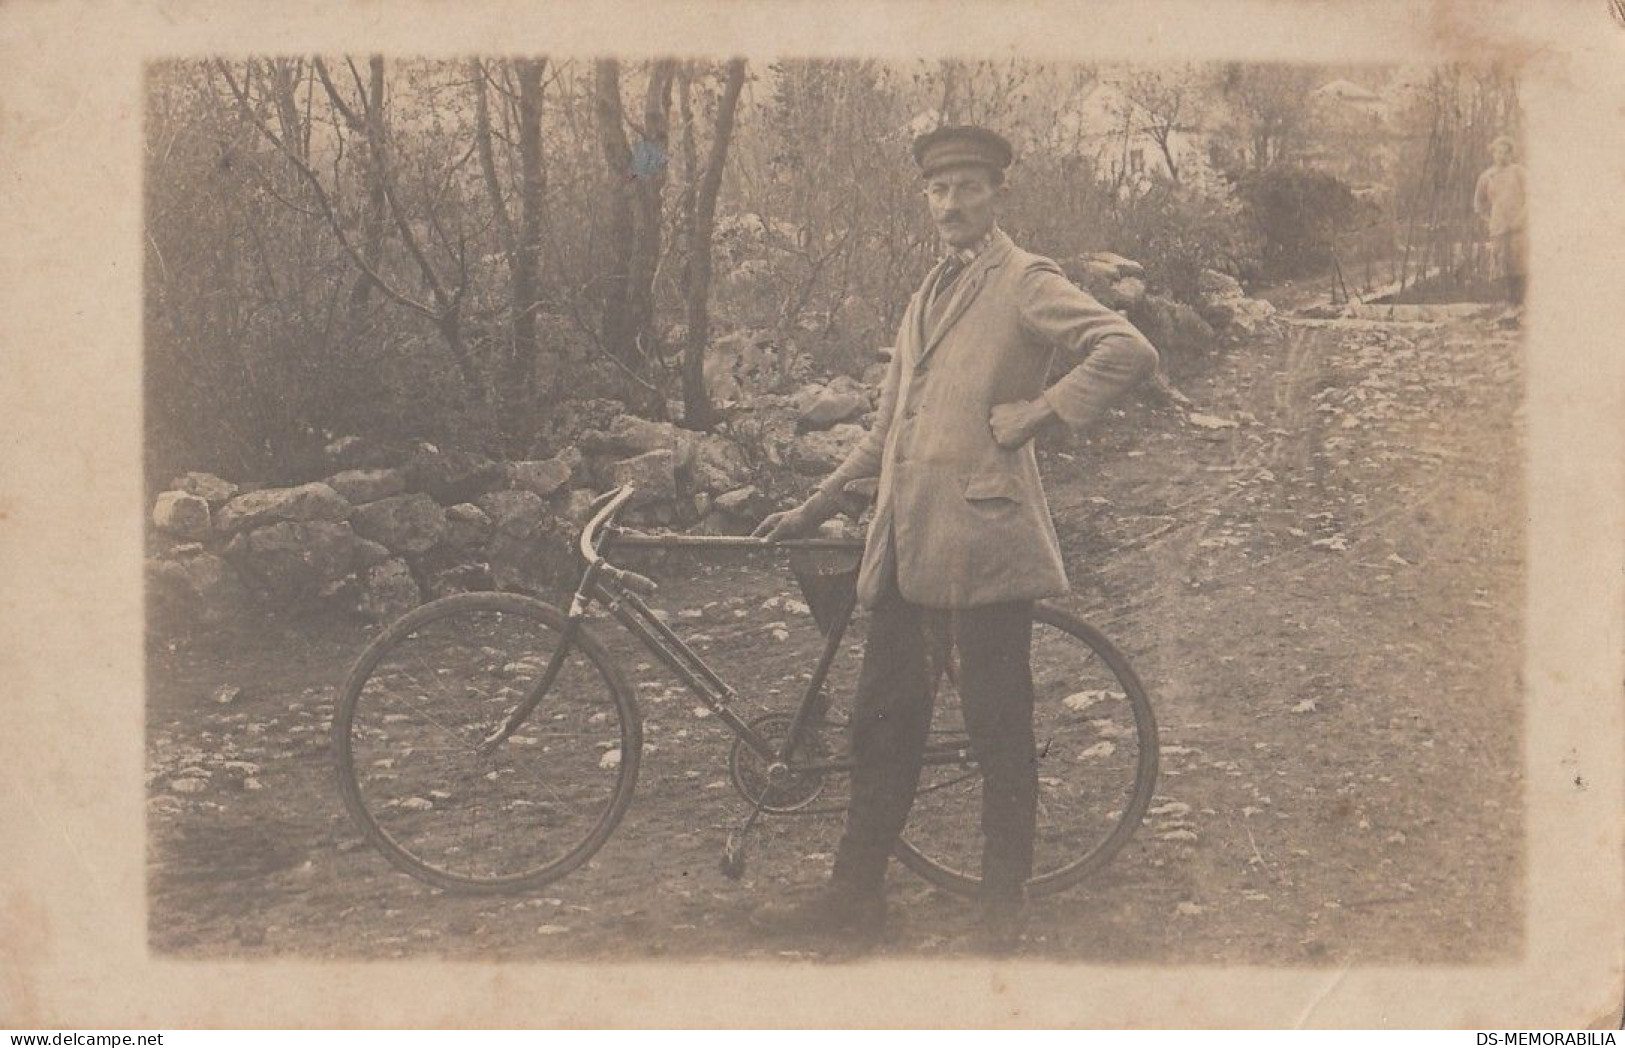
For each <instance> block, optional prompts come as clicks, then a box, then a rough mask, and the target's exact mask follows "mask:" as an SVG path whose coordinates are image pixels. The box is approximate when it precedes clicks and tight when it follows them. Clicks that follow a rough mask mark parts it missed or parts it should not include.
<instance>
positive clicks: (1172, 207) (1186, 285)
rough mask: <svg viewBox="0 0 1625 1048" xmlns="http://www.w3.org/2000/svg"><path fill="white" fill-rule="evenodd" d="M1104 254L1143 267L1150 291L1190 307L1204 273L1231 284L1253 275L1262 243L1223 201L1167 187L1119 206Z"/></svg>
mask: <svg viewBox="0 0 1625 1048" xmlns="http://www.w3.org/2000/svg"><path fill="white" fill-rule="evenodd" d="M1111 221H1112V226H1113V228H1112V229H1111V230H1110V233H1109V244H1108V248H1109V250H1112V251H1116V252H1117V253H1119V254H1121V255H1125V256H1127V257H1129V258H1132V259H1135V260H1136V261H1138V262H1139V263H1140V264H1142V265H1143V266H1145V269H1146V275H1147V276H1148V277H1149V278H1150V282H1151V284H1152V286H1153V287H1159V288H1161V289H1162V290H1163V291H1165V292H1166V293H1167V294H1169V295H1171V296H1173V297H1174V298H1177V299H1181V300H1185V301H1195V300H1196V299H1197V298H1198V297H1200V290H1199V288H1198V287H1197V280H1198V278H1199V277H1200V275H1201V272H1202V270H1204V269H1216V270H1218V271H1220V272H1221V273H1229V274H1230V275H1231V276H1234V277H1236V278H1237V279H1250V278H1251V277H1253V276H1255V275H1256V274H1257V271H1258V268H1259V263H1260V256H1261V249H1262V246H1263V245H1262V241H1261V238H1260V237H1259V235H1258V232H1257V230H1256V228H1255V227H1254V225H1253V222H1252V219H1251V216H1250V215H1249V214H1248V213H1247V211H1246V209H1244V208H1243V207H1242V206H1240V203H1239V202H1238V201H1236V200H1235V199H1233V198H1231V197H1229V196H1214V195H1210V194H1207V193H1204V192H1201V191H1199V190H1195V189H1187V188H1184V187H1182V186H1176V185H1173V184H1172V183H1168V182H1158V183H1156V184H1154V185H1152V186H1151V188H1150V189H1149V190H1147V191H1146V192H1145V193H1143V194H1141V195H1140V196H1138V197H1135V198H1134V199H1132V200H1129V201H1126V202H1124V203H1123V204H1122V206H1121V207H1120V209H1119V210H1118V211H1117V212H1116V214H1115V215H1114V216H1113V217H1112V220H1111Z"/></svg>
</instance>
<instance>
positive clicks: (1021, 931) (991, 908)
mask: <svg viewBox="0 0 1625 1048" xmlns="http://www.w3.org/2000/svg"><path fill="white" fill-rule="evenodd" d="M1026 932H1027V900H1026V897H1025V896H1024V895H1021V894H1016V895H995V896H991V897H989V898H987V899H984V900H983V901H982V913H981V916H980V917H979V919H978V920H977V922H976V945H977V947H978V948H979V949H980V950H981V951H982V952H984V953H992V954H1008V953H1014V952H1015V951H1016V950H1018V949H1020V948H1021V943H1022V937H1023V936H1024V935H1025V934H1026Z"/></svg>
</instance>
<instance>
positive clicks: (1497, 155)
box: [1490, 142, 1512, 167]
mask: <svg viewBox="0 0 1625 1048" xmlns="http://www.w3.org/2000/svg"><path fill="white" fill-rule="evenodd" d="M1490 159H1492V160H1494V161H1495V165H1496V166H1497V167H1505V166H1506V165H1508V164H1510V163H1512V146H1511V145H1510V144H1508V143H1506V142H1497V143H1495V145H1493V146H1491V147H1490Z"/></svg>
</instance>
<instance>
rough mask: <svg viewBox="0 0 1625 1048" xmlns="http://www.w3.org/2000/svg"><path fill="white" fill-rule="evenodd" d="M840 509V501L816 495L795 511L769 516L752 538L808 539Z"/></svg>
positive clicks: (771, 539) (775, 539)
mask: <svg viewBox="0 0 1625 1048" xmlns="http://www.w3.org/2000/svg"><path fill="white" fill-rule="evenodd" d="M840 508H841V504H840V502H839V501H837V500H835V499H831V498H829V497H828V496H825V495H822V494H815V495H813V496H812V497H811V498H809V499H808V500H807V501H805V502H803V503H802V504H801V505H799V506H796V507H795V508H794V509H784V510H780V511H779V512H777V513H771V514H769V515H768V516H767V518H766V519H764V520H763V521H762V522H761V523H760V524H758V525H756V530H755V531H753V532H751V537H752V538H758V539H766V540H767V541H768V542H783V541H785V540H786V539H801V538H806V537H808V536H809V535H812V534H814V533H816V532H817V531H818V525H820V524H822V523H824V521H826V520H828V519H829V518H831V517H833V516H834V515H835V514H836V513H837V512H838V511H839V510H840Z"/></svg>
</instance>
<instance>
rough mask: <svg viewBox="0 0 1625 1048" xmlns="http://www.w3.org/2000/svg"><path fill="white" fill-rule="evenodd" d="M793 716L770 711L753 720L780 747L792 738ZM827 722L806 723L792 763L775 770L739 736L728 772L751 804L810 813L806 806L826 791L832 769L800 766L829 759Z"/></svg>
mask: <svg viewBox="0 0 1625 1048" xmlns="http://www.w3.org/2000/svg"><path fill="white" fill-rule="evenodd" d="M791 721H792V718H791V717H790V716H789V715H788V714H784V713H768V714H764V715H763V716H760V717H757V718H756V719H755V720H753V721H751V722H750V726H751V727H752V728H754V729H755V730H756V732H757V733H758V734H760V735H761V736H762V738H764V739H766V740H767V742H768V743H769V744H770V745H772V746H773V747H775V748H777V747H779V746H781V745H783V743H784V742H785V740H786V739H788V738H789V735H790V724H791ZM828 730H829V726H828V725H824V724H818V725H811V724H809V725H808V726H806V727H804V728H803V729H802V734H801V742H800V743H799V745H797V747H796V753H795V754H794V755H793V756H792V758H791V760H790V762H789V764H788V765H787V766H786V767H784V768H781V769H780V770H779V771H778V773H777V774H776V775H774V774H772V772H771V770H770V767H769V762H768V761H766V760H764V759H763V758H762V757H760V756H759V755H758V754H757V753H756V751H755V750H753V749H751V748H750V746H749V745H748V744H747V743H746V742H745V740H744V739H742V738H739V739H735V740H734V744H733V748H732V749H730V750H729V751H728V776H729V778H731V779H732V780H733V784H734V789H736V790H738V791H739V794H740V796H742V797H744V798H745V800H746V801H748V802H750V804H751V805H753V806H754V805H758V804H759V805H760V806H761V809H762V811H764V812H767V813H769V814H772V815H790V814H797V813H805V814H811V813H809V812H807V808H808V807H809V806H811V805H812V803H813V802H814V801H816V800H818V798H819V796H820V795H822V794H823V792H824V786H825V784H826V779H827V778H828V776H829V773H827V772H822V771H810V770H807V769H804V768H798V767H797V765H798V764H801V763H803V762H807V761H815V762H822V761H826V760H828V759H829V753H830V751H829V746H828V744H827V741H826V740H825V738H824V733H825V732H826V731H828Z"/></svg>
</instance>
